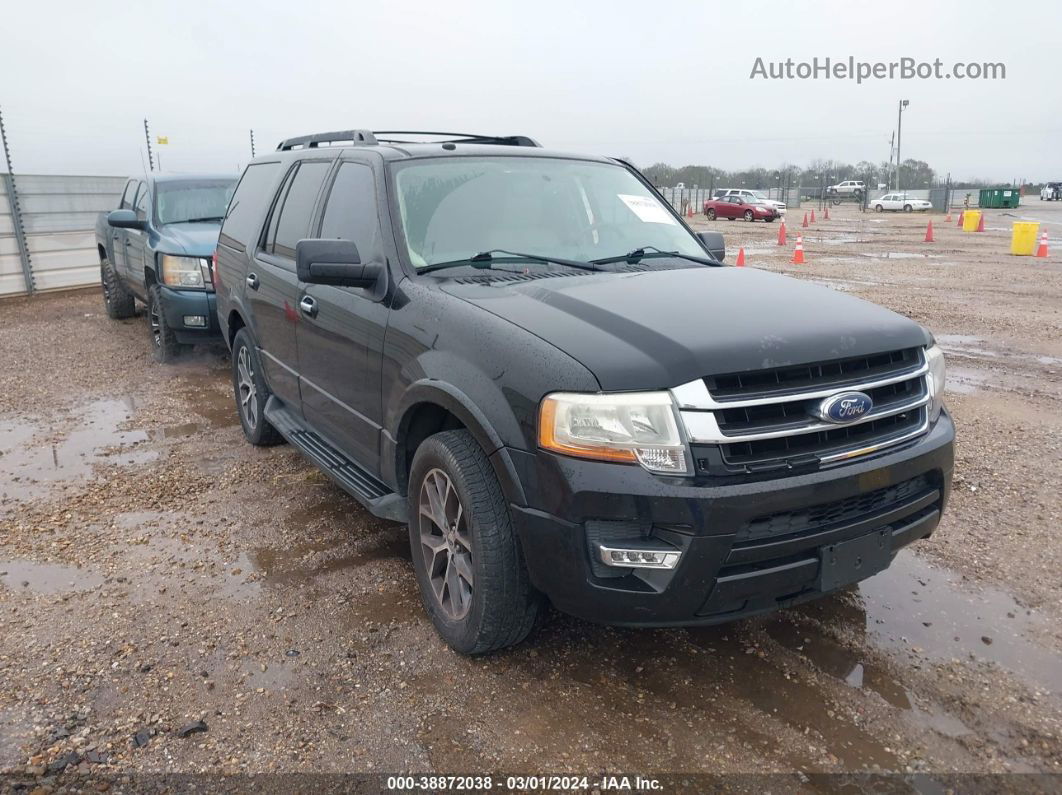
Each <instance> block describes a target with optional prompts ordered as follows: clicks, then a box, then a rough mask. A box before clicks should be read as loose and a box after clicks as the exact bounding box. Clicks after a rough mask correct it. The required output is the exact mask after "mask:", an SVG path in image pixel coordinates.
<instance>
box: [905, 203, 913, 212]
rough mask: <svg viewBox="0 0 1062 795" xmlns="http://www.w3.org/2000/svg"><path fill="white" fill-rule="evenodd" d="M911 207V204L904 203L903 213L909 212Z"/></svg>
mask: <svg viewBox="0 0 1062 795" xmlns="http://www.w3.org/2000/svg"><path fill="white" fill-rule="evenodd" d="M913 209H914V208H913V207H912V206H911V205H909V204H905V205H904V206H903V211H904V212H905V213H909V212H911V210H913Z"/></svg>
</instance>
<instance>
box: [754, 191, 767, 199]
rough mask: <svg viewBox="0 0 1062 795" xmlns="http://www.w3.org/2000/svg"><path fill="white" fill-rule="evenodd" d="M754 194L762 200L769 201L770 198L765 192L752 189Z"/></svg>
mask: <svg viewBox="0 0 1062 795" xmlns="http://www.w3.org/2000/svg"><path fill="white" fill-rule="evenodd" d="M752 195H753V196H755V197H756V198H757V199H759V200H760V201H767V200H768V199H767V197H766V196H765V195H764V194H763V193H761V192H760V191H758V190H754V191H752Z"/></svg>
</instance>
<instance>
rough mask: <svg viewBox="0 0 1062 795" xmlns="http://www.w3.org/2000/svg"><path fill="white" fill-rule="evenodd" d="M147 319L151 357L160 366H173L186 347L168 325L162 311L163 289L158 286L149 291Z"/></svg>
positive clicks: (154, 285)
mask: <svg viewBox="0 0 1062 795" xmlns="http://www.w3.org/2000/svg"><path fill="white" fill-rule="evenodd" d="M147 318H148V332H149V333H150V334H151V355H152V356H153V357H154V359H155V361H156V362H158V363H159V364H172V363H173V361H174V360H175V359H176V358H177V357H179V356H180V355H181V353H183V352H184V349H185V347H186V346H184V345H182V344H181V343H179V342H178V341H177V335H175V334H174V333H173V329H171V328H170V327H169V325H168V324H167V323H166V313H165V312H163V311H162V288H161V287H159V286H158V285H157V284H153V285H151V287H150V289H149V290H148V303H147Z"/></svg>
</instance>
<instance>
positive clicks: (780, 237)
mask: <svg viewBox="0 0 1062 795" xmlns="http://www.w3.org/2000/svg"><path fill="white" fill-rule="evenodd" d="M778 245H779V246H784V245H785V221H782V225H781V226H779V227H778Z"/></svg>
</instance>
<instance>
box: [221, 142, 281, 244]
mask: <svg viewBox="0 0 1062 795" xmlns="http://www.w3.org/2000/svg"><path fill="white" fill-rule="evenodd" d="M279 170H280V163H276V162H273V163H254V164H252V165H249V166H247V169H246V170H245V171H244V172H243V178H242V179H240V184H239V185H238V186H237V187H236V192H235V193H234V194H233V196H232V201H230V202H229V208H228V212H227V213H226V214H225V223H224V224H223V225H222V227H221V241H220V242H221V243H223V244H224V245H226V246H229V247H231V248H236V249H239V250H241V251H243V250H244V249H246V248H247V241H248V240H253V239H256V238H257V237H258V222H259V220H260V218H261V214H262V207H263V206H264V205H265V203H266V202H267V201H269V199H270V198H271V197H272V195H273V192H272V190H271V188H272V187H273V180H274V179H276V176H277V172H278V171H279Z"/></svg>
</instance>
